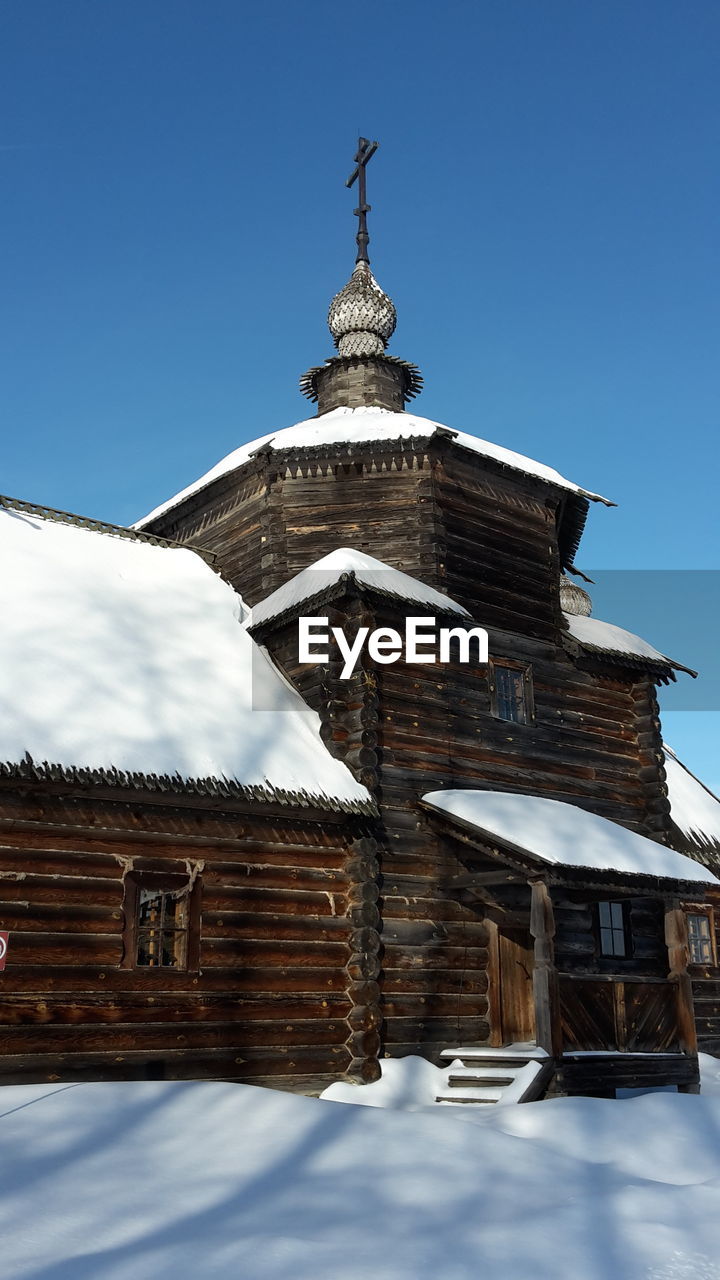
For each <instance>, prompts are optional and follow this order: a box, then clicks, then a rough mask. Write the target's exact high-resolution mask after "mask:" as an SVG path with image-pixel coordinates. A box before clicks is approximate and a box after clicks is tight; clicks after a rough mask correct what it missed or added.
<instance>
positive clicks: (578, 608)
mask: <svg viewBox="0 0 720 1280" xmlns="http://www.w3.org/2000/svg"><path fill="white" fill-rule="evenodd" d="M560 608H561V609H562V611H563V613H571V614H572V615H573V617H575V618H589V617H590V614H591V613H592V600H591V598H590V596H589V594H588V592H587V591H586V590H585V588H584V587H581V586H580V585H579V583H577V582H573V580H572V578H568V577H567V576H566V575H565V574H563V575H562V577H561V579H560Z"/></svg>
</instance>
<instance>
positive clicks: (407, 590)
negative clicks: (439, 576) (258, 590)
mask: <svg viewBox="0 0 720 1280" xmlns="http://www.w3.org/2000/svg"><path fill="white" fill-rule="evenodd" d="M343 577H353V578H354V579H355V581H356V582H357V583H359V585H360V586H363V587H369V588H371V589H373V590H375V591H380V592H382V593H383V594H384V595H389V596H394V597H395V598H396V599H398V600H403V601H405V602H406V603H413V604H417V605H422V607H423V608H426V609H432V610H433V611H434V612H435V613H438V612H443V613H456V614H458V616H459V617H462V618H469V617H470V614H469V613H468V611H467V609H464V608H463V606H462V605H460V604H456V602H455V601H454V600H451V599H450V596H446V595H443V593H442V592H441V591H436V590H435V589H434V588H433V587H428V586H426V585H425V583H424V582H419V581H418V579H417V578H413V577H411V576H410V574H408V573H403V572H402V570H400V569H393V568H391V567H390V565H388V564H384V563H383V561H382V560H376V558H375V556H369V555H366V553H365V552H364V551H354V550H353V548H352V547H338V549H337V550H336V551H331V552H330V554H329V555H326V556H323V557H322V558H321V559H320V560H316V562H315V564H312V565H310V566H309V567H308V568H307V569H303V570H302V572H301V573H298V574H296V575H295V577H294V578H291V579H290V581H289V582H285V583H284V584H283V586H282V587H278V589H277V591H273V593H272V595H269V596H267V597H266V599H265V600H261V601H260V602H259V604H256V605H254V606H253V608H252V610H251V614H250V618H249V619H248V622H247V626H249V627H256V626H259V625H260V623H263V622H268V621H269V619H271V618H277V617H280V615H281V614H284V613H287V612H288V611H289V610H291V609H294V608H297V606H298V605H300V604H303V603H304V602H305V601H307V600H311V599H313V598H314V597H315V596H317V595H319V594H320V593H322V592H323V591H326V590H327V588H328V587H332V586H334V585H335V584H336V583H337V582H340V581H341V579H342V578H343Z"/></svg>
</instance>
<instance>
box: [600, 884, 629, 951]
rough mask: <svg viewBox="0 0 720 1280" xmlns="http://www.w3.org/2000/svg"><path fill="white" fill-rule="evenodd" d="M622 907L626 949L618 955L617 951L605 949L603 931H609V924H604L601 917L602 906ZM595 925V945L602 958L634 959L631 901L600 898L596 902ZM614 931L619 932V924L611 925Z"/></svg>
mask: <svg viewBox="0 0 720 1280" xmlns="http://www.w3.org/2000/svg"><path fill="white" fill-rule="evenodd" d="M612 906H617V907H620V909H621V911H622V921H623V924H622V927H623V945H624V947H625V950H624V951H623V954H622V955H618V953H617V952H616V951H605V950H603V940H602V936H603V931H607V928H608V926H607V925H603V924H602V922H601V919H600V908H601V907H612ZM594 908H595V909H594V912H593V915H594V925H595V945H596V947H597V955H598V959H600V960H632V957H633V938H632V928H631V924H630V903H629V902H628V901H627V899H626V898H598V899H597V901H596V902H595V904H594ZM609 927H610V929H611V931H612V932H613V933H615V932H617V928H618V926H617V925H612V924H611V925H610V926H609Z"/></svg>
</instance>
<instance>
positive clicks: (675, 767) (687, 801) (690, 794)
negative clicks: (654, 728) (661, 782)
mask: <svg viewBox="0 0 720 1280" xmlns="http://www.w3.org/2000/svg"><path fill="white" fill-rule="evenodd" d="M664 747H665V777H666V778H667V787H668V800H669V801H670V816H671V818H672V820H673V822H674V823H676V825H677V826H678V827H679V828H680V830H681V831H682V832H683V834H684V835H686V836H688V837H689V838H690V839H691V840H697V841H698V842H699V843H700V844H704V845H709V846H712V845H713V844H720V800H718V798H717V796H714V795H713V794H712V792H711V791H708V789H707V787H705V786H703V784H702V782H700V781H699V780H698V779H697V778H696V777H695V775H694V774H693V773H690V770H689V769H687V768H686V767H685V765H684V764H683V763H682V761H681V760H678V758H677V756H676V755H675V752H674V751H673V750H672V749H671V748H670V747H669V746H668V745H667V743H665V744H664Z"/></svg>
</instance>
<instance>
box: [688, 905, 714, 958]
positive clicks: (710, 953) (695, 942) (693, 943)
mask: <svg viewBox="0 0 720 1280" xmlns="http://www.w3.org/2000/svg"><path fill="white" fill-rule="evenodd" d="M686 920H687V931H688V947H689V950H690V964H711V965H714V964H715V945H714V941H715V940H714V938H713V917H712V911H711V909H708V910H707V911H688V912H687V913H686Z"/></svg>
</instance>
